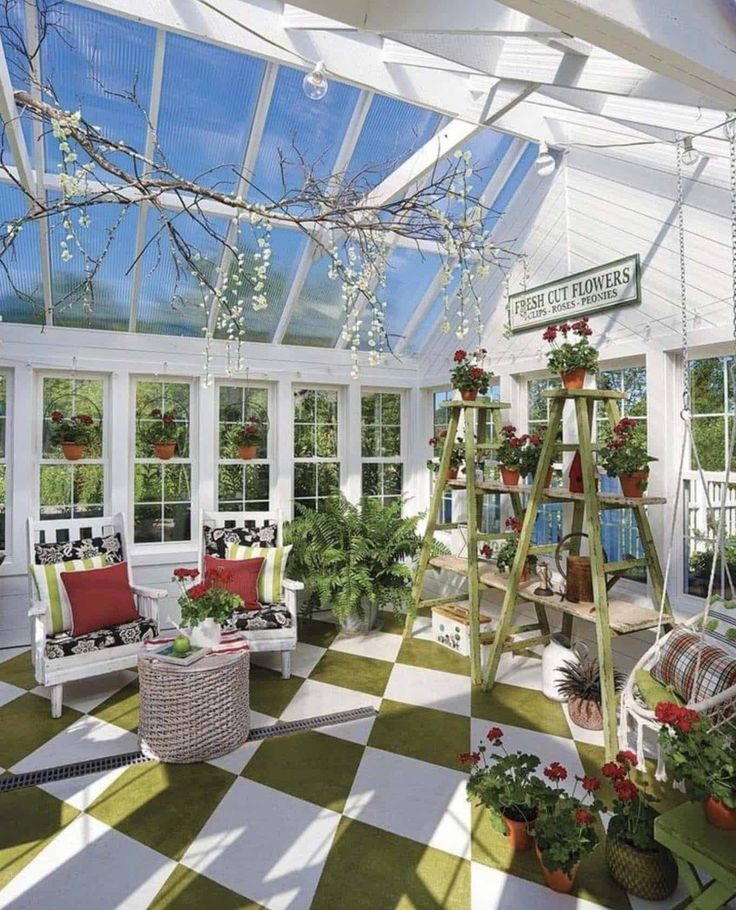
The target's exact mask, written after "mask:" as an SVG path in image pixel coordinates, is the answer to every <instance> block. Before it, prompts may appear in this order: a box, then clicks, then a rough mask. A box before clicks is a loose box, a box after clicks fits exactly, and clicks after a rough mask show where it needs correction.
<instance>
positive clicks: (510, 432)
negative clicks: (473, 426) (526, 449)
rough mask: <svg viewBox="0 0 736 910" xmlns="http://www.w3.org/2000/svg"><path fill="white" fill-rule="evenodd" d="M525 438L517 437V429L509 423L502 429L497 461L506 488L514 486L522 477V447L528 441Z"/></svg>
mask: <svg viewBox="0 0 736 910" xmlns="http://www.w3.org/2000/svg"><path fill="white" fill-rule="evenodd" d="M526 438H528V437H524V436H517V435H516V427H515V426H512V425H511V424H510V423H507V424H506V426H504V427H501V441H500V443H499V446H498V449H497V451H496V460H497V461H498V468H499V471H500V472H501V481H502V483H504V484H506V486H510V487H512V486H514V485H515V484H517V483H518V482H519V477H520V476H521V463H522V446H523V445H524V442H525V441H526Z"/></svg>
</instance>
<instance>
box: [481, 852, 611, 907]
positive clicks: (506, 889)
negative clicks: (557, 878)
mask: <svg viewBox="0 0 736 910" xmlns="http://www.w3.org/2000/svg"><path fill="white" fill-rule="evenodd" d="M507 907H544V908H545V910H601V907H600V904H596V903H592V902H591V901H587V900H584V899H583V898H581V897H575V896H574V895H571V894H556V893H555V892H554V891H551V890H550V889H549V888H546V887H545V886H544V885H538V884H537V883H536V882H529V881H527V880H526V879H524V878H517V877H516V876H515V875H509V874H508V873H507V872H502V871H501V870H500V869H492V868H491V867H490V866H484V865H482V864H481V863H473V864H472V865H471V869H470V910H505V908H507Z"/></svg>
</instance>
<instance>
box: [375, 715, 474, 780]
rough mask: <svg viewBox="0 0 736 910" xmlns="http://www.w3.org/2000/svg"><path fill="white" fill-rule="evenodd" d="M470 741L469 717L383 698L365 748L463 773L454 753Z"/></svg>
mask: <svg viewBox="0 0 736 910" xmlns="http://www.w3.org/2000/svg"><path fill="white" fill-rule="evenodd" d="M468 742H470V718H469V717H461V716H460V715H459V714H450V713H448V712H447V711H434V710H432V709H431V708H417V707H415V706H414V705H407V704H405V703H404V702H398V701H391V700H390V699H386V698H385V699H384V700H383V703H382V704H381V709H380V711H379V714H378V717H377V718H376V720H375V723H374V724H373V729H372V730H371V735H370V738H369V740H368V745H369V746H375V747H376V748H377V749H384V750H385V751H386V752H397V753H398V754H399V755H406V756H408V757H409V758H418V759H420V760H421V761H426V762H431V763H432V764H435V765H443V766H444V767H446V768H454V769H455V770H458V771H462V770H464V768H463V766H462V765H461V764H460V762H459V760H458V754H459V753H460V752H464V751H465V743H468Z"/></svg>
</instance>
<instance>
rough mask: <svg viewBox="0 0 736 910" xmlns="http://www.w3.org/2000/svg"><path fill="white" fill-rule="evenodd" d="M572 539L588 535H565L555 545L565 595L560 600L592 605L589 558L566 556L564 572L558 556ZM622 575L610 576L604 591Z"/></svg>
mask: <svg viewBox="0 0 736 910" xmlns="http://www.w3.org/2000/svg"><path fill="white" fill-rule="evenodd" d="M574 537H581V538H582V537H585V538H587V537H588V535H587V534H566V535H565V536H564V537H563V538H562V540H561V541H560V542H559V543H558V544H557V549H556V550H555V563H556V565H557V571H558V572H559V573H560V575H562V577H563V578H564V579H565V593H564V594H563V595H562V599H563V600H567V601H569V602H570V603H580V601H583V603H593V601H594V597H593V572H592V570H591V567H590V557H589V556H578V555H576V554H575V553H569V554H568V556H567V571H565V568H564V567H563V565H562V561H561V559H560V554H561V553H562V551H563V549H565V546H564V545H565V542H566V541H569V540H571V539H572V538H574ZM625 558H626V559H633V557H631V556H626V557H625ZM603 561H604V562H608V556H606V551H605V550H604V551H603ZM623 574H624V573H623V572H616V574H615V575H612V576H611V578H609V579H608V581H607V582H606V590H607V591H610V590H611V588H612V587H613V586H614V585H615V584H616V582H617V581H618V580H619V578H621V577H622V576H623Z"/></svg>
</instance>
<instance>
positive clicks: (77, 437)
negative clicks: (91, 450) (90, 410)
mask: <svg viewBox="0 0 736 910" xmlns="http://www.w3.org/2000/svg"><path fill="white" fill-rule="evenodd" d="M51 423H52V427H51V444H52V445H54V446H59V448H60V449H61V451H62V452H63V453H64V458H66V460H67V461H79V459H80V458H84V455H85V453H86V451H87V447H88V446H89V445H90V444H91V442H92V438H93V433H94V424H95V422H94V419H93V418H92V417H90V415H89V414H74V415H72V416H71V417H65V416H64V415H63V414H62V412H61V411H52V412H51Z"/></svg>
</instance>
